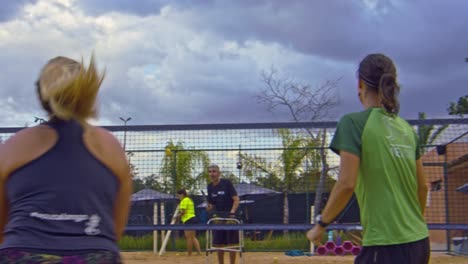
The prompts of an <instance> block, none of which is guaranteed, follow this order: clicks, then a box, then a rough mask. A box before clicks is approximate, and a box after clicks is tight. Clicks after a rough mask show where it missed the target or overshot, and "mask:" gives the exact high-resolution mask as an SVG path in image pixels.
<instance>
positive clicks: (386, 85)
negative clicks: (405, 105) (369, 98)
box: [379, 73, 400, 114]
mask: <svg viewBox="0 0 468 264" xmlns="http://www.w3.org/2000/svg"><path fill="white" fill-rule="evenodd" d="M399 93H400V86H399V85H398V84H397V82H396V77H395V75H393V74H391V73H384V74H382V77H380V83H379V98H380V100H381V102H382V105H383V106H384V108H385V110H386V111H387V112H388V113H390V114H398V112H399V111H400V102H399V101H398V95H399Z"/></svg>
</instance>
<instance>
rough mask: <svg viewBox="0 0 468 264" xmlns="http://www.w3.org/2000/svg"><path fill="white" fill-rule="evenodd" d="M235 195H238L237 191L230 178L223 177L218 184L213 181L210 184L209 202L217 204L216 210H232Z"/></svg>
mask: <svg viewBox="0 0 468 264" xmlns="http://www.w3.org/2000/svg"><path fill="white" fill-rule="evenodd" d="M233 196H237V192H236V189H234V186H233V185H232V183H231V181H229V180H226V179H221V180H220V182H219V183H218V185H216V186H214V185H213V183H210V184H209V185H208V202H209V203H211V204H213V205H214V206H215V210H216V211H220V212H227V211H231V209H232V205H233V204H234V200H233V199H232V197H233Z"/></svg>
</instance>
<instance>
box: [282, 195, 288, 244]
mask: <svg viewBox="0 0 468 264" xmlns="http://www.w3.org/2000/svg"><path fill="white" fill-rule="evenodd" d="M283 224H285V225H287V224H289V200H288V191H284V202H283ZM283 235H284V238H286V237H287V235H288V230H284V231H283Z"/></svg>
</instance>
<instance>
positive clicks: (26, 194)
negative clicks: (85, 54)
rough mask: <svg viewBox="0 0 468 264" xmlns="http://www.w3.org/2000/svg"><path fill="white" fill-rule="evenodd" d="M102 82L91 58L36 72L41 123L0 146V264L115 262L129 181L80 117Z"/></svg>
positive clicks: (115, 153) (106, 140) (116, 156)
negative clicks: (44, 118)
mask: <svg viewBox="0 0 468 264" xmlns="http://www.w3.org/2000/svg"><path fill="white" fill-rule="evenodd" d="M102 81H103V75H102V74H99V73H98V71H97V70H96V67H95V64H94V59H93V58H91V62H90V64H89V65H88V66H87V67H86V66H85V65H83V64H82V63H79V62H77V61H75V60H72V59H69V58H65V57H56V58H54V59H51V60H50V61H49V62H48V63H47V64H46V65H45V66H44V68H43V69H42V71H41V73H40V77H39V80H38V82H37V94H38V97H39V101H40V103H41V105H42V107H43V109H44V110H45V111H46V112H47V114H48V116H49V119H48V121H47V122H45V123H43V124H41V125H39V126H36V127H32V128H27V129H24V130H22V131H20V132H18V133H17V134H16V135H14V136H13V137H12V138H11V139H9V140H8V141H7V142H5V144H4V145H2V146H1V147H0V243H1V244H0V263H72V262H73V263H121V259H120V254H119V249H118V246H117V240H118V239H120V237H121V236H122V234H123V232H124V228H125V225H126V223H127V216H128V211H129V206H130V195H131V190H132V182H131V177H130V170H129V166H128V162H127V160H126V156H125V153H124V151H123V149H122V147H121V146H120V144H119V142H118V141H117V139H116V138H114V136H113V135H112V134H111V133H109V132H108V131H106V130H104V129H101V128H98V127H94V126H91V125H90V124H89V123H88V122H87V120H88V119H89V118H91V117H94V116H95V115H96V97H97V94H98V91H99V87H100V85H101V83H102Z"/></svg>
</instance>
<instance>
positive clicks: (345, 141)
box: [330, 109, 372, 157]
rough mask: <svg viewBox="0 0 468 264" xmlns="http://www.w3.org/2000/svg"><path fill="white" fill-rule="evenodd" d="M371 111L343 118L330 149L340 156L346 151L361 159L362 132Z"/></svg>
mask: <svg viewBox="0 0 468 264" xmlns="http://www.w3.org/2000/svg"><path fill="white" fill-rule="evenodd" d="M371 111H372V110H371V109H369V110H367V111H364V112H360V113H352V114H348V115H345V116H343V117H342V118H341V120H340V121H339V122H338V126H337V128H336V131H335V135H334V136H333V139H332V142H331V145H330V149H331V150H332V151H333V152H335V153H336V154H338V155H339V154H340V151H342V150H344V151H346V152H349V153H352V154H355V155H356V156H358V157H361V146H362V141H361V138H362V131H363V130H364V126H365V124H366V122H367V119H368V118H369V114H370V112H371Z"/></svg>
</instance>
